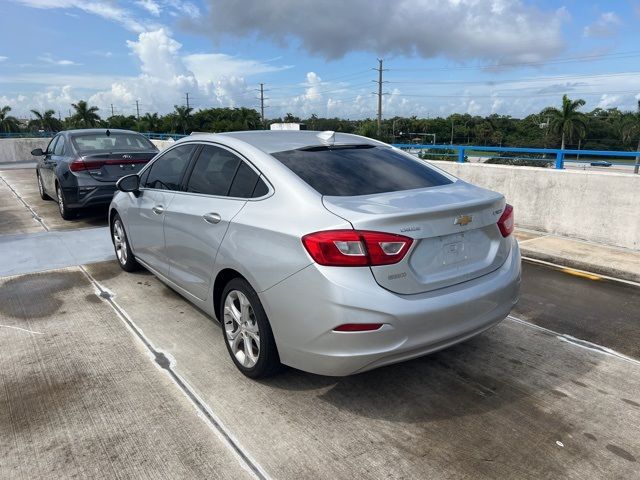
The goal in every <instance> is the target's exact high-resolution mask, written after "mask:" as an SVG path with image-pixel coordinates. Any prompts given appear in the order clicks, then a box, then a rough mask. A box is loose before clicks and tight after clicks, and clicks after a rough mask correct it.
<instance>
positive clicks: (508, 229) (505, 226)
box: [498, 203, 515, 238]
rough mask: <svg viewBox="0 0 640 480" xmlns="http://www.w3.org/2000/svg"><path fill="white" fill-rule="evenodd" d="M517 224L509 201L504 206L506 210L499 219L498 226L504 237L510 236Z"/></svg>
mask: <svg viewBox="0 0 640 480" xmlns="http://www.w3.org/2000/svg"><path fill="white" fill-rule="evenodd" d="M514 226H515V223H514V218H513V207H512V206H511V205H509V204H508V203H507V205H506V206H505V207H504V212H502V215H501V216H500V220H498V228H499V229H500V233H501V234H502V236H503V237H505V238H506V237H508V236H509V235H511V234H512V233H513V227H514Z"/></svg>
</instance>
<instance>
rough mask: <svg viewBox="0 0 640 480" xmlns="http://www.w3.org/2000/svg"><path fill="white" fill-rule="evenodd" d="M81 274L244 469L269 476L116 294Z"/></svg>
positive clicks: (264, 477)
mask: <svg viewBox="0 0 640 480" xmlns="http://www.w3.org/2000/svg"><path fill="white" fill-rule="evenodd" d="M79 268H80V270H81V271H82V272H83V273H84V275H85V276H86V277H87V278H88V279H89V281H90V282H91V284H92V285H93V286H94V287H95V289H96V292H95V293H96V295H97V296H98V298H100V299H102V300H103V301H105V302H107V303H108V304H109V305H110V306H111V308H112V309H113V310H114V311H115V312H116V314H117V315H118V318H120V320H122V322H123V323H124V324H125V326H126V327H127V328H128V329H129V330H130V331H131V332H132V333H133V334H134V336H135V337H136V338H137V339H138V340H139V341H140V342H141V343H142V344H143V345H144V347H145V348H146V349H147V351H148V353H149V357H150V358H151V359H152V360H153V362H154V364H155V365H156V367H157V368H159V369H161V370H164V371H165V372H166V373H167V374H168V375H169V378H171V380H172V381H173V382H174V383H175V385H176V386H177V387H178V388H179V389H180V390H181V391H182V393H184V395H185V396H186V397H187V399H188V400H189V401H190V402H191V403H192V404H193V406H194V407H195V409H196V411H197V412H198V416H200V418H202V419H203V420H204V421H205V422H206V423H207V425H208V426H209V427H210V428H211V430H213V432H214V433H215V434H216V436H217V437H218V438H219V439H220V440H221V441H222V442H223V443H224V444H225V445H226V446H227V448H228V449H229V450H230V451H231V452H232V454H233V455H234V456H235V457H236V459H237V460H238V462H239V463H240V465H241V466H242V468H243V469H245V470H246V471H247V472H248V473H250V474H251V475H252V476H253V477H254V478H257V479H260V480H270V477H269V475H268V474H267V473H266V472H265V470H264V469H263V468H262V467H261V466H260V464H258V462H257V461H256V460H255V459H254V458H253V457H252V456H251V455H250V454H249V452H248V451H247V450H246V449H245V448H244V447H243V446H242V445H241V444H240V442H239V441H238V440H237V439H236V438H235V436H234V435H233V434H232V433H231V431H230V430H229V429H228V428H227V427H226V426H225V425H224V423H222V421H221V420H220V418H219V417H218V416H217V415H216V414H215V413H214V412H213V410H212V409H211V407H210V406H209V405H208V404H207V403H206V402H205V401H204V400H203V399H202V398H201V397H200V396H199V395H198V393H197V392H196V390H195V389H194V388H193V387H192V386H191V385H189V383H188V382H187V381H186V380H185V379H184V378H183V377H182V376H181V375H180V374H179V373H178V372H177V371H176V369H175V366H176V361H175V359H174V358H173V357H172V356H171V355H170V354H169V353H168V352H164V351H162V350H161V349H159V348H157V347H155V346H154V345H153V343H151V340H150V339H149V338H148V337H147V336H146V335H145V334H144V332H143V331H142V329H141V328H140V327H138V325H137V324H136V323H135V322H134V321H133V320H132V319H131V317H130V316H129V315H128V314H127V312H126V311H125V310H124V309H123V308H122V307H121V306H120V305H119V304H118V303H117V302H116V301H115V300H114V297H115V294H114V293H113V292H111V291H109V290H108V289H107V288H106V287H104V286H103V285H101V284H100V283H99V282H98V281H97V280H96V279H95V278H93V276H91V274H90V273H89V272H88V271H87V270H86V269H85V268H84V267H83V266H80V267H79Z"/></svg>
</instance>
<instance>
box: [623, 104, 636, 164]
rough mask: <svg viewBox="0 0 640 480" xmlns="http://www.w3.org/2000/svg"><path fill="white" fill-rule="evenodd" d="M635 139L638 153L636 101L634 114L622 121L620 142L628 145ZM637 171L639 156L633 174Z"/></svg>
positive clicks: (626, 116)
mask: <svg viewBox="0 0 640 480" xmlns="http://www.w3.org/2000/svg"><path fill="white" fill-rule="evenodd" d="M636 138H637V139H638V146H637V147H636V152H640V100H638V109H637V110H636V112H635V113H628V114H626V115H625V116H624V119H623V120H622V141H623V142H625V143H628V142H630V141H632V140H635V139H636ZM638 170H640V154H639V155H638V156H636V164H635V166H634V169H633V173H638Z"/></svg>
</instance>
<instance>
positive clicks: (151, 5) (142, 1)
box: [135, 0, 162, 17]
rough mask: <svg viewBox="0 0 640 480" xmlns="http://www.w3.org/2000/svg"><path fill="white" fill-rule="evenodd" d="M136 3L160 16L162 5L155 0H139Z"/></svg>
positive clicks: (152, 13)
mask: <svg viewBox="0 0 640 480" xmlns="http://www.w3.org/2000/svg"><path fill="white" fill-rule="evenodd" d="M135 3H136V5H138V6H140V7H142V8H144V9H145V10H146V11H147V12H149V13H150V14H151V15H153V16H155V17H158V16H159V15H160V12H161V11H162V10H161V8H160V5H159V4H158V3H157V2H154V1H153V0H137V1H136V2H135Z"/></svg>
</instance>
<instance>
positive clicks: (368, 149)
mask: <svg viewBox="0 0 640 480" xmlns="http://www.w3.org/2000/svg"><path fill="white" fill-rule="evenodd" d="M272 155H273V156H274V157H275V158H277V159H278V160H279V161H280V162H282V163H283V164H284V165H286V166H287V167H288V168H289V169H290V170H291V171H293V172H294V173H295V174H296V175H298V176H299V177H300V178H301V179H302V180H304V181H305V182H306V183H308V184H309V185H310V186H311V187H313V188H314V189H315V190H316V191H318V192H319V193H320V194H322V195H329V196H342V197H344V196H355V195H372V194H376V193H383V192H395V191H401V190H412V189H414V188H427V187H435V186H439V185H446V184H449V183H452V181H451V180H450V179H449V178H447V177H446V176H445V175H443V174H441V173H439V172H437V171H436V170H435V169H433V168H431V167H429V166H427V165H426V164H425V162H423V161H421V160H419V159H418V158H416V159H415V160H414V159H412V158H410V157H408V156H406V155H404V154H403V153H400V152H398V151H396V150H393V149H391V148H388V147H376V146H371V145H350V146H339V147H313V148H307V149H300V150H289V151H285V152H277V153H272Z"/></svg>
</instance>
